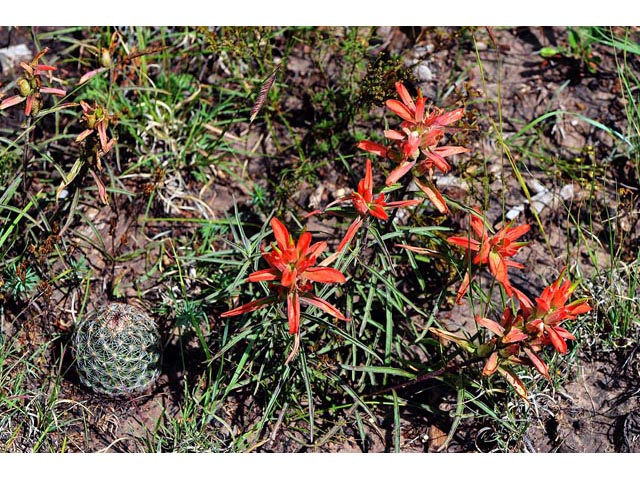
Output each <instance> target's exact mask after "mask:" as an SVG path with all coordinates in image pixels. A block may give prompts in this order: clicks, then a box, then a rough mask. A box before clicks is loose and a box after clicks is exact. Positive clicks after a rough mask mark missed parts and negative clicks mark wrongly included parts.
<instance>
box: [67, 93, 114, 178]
mask: <svg viewBox="0 0 640 480" xmlns="http://www.w3.org/2000/svg"><path fill="white" fill-rule="evenodd" d="M80 107H81V108H82V114H83V117H84V121H85V123H86V124H87V129H86V130H84V131H82V132H81V133H80V135H78V136H77V137H76V142H81V141H82V140H84V139H85V138H87V137H89V136H90V135H92V134H94V133H95V134H97V135H98V138H99V139H100V150H101V153H102V154H105V153H107V152H109V151H110V150H111V148H113V144H114V140H113V138H112V139H110V140H109V139H108V138H107V127H108V126H109V121H110V119H111V118H110V117H109V114H108V113H107V111H106V110H105V109H104V108H103V107H101V106H100V105H98V104H97V103H95V102H94V104H93V107H92V106H90V105H89V104H88V103H87V102H85V101H84V100H80ZM98 170H100V164H99V163H98Z"/></svg>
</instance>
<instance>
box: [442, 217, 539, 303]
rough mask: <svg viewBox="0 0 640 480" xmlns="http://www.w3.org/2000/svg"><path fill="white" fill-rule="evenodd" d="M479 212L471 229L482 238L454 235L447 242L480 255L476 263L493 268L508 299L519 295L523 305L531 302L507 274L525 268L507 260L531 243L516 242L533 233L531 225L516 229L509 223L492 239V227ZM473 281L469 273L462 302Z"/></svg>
mask: <svg viewBox="0 0 640 480" xmlns="http://www.w3.org/2000/svg"><path fill="white" fill-rule="evenodd" d="M475 211H476V214H475V215H472V217H471V229H472V230H473V232H474V233H475V234H476V237H478V239H475V238H470V237H455V236H454V237H449V238H448V239H447V241H448V242H449V243H451V244H453V245H459V246H461V247H464V248H466V249H467V250H468V251H469V252H477V253H476V255H475V256H474V258H473V263H474V264H476V265H483V264H485V265H489V271H490V272H491V274H492V275H493V276H494V277H495V279H496V280H497V281H498V282H499V283H500V284H501V285H502V286H503V287H504V289H505V291H506V293H507V295H508V296H512V295H516V296H517V297H518V299H519V300H520V302H521V303H522V302H527V301H528V300H527V299H526V296H524V294H523V293H522V292H520V291H519V290H518V289H516V288H514V287H513V286H512V285H511V283H510V282H509V276H508V274H507V269H508V267H514V268H524V265H522V264H521V263H517V262H514V261H512V260H507V257H512V256H513V255H515V254H516V253H517V252H518V250H519V249H520V248H521V247H523V246H524V245H527V243H528V242H516V241H515V240H517V239H518V238H520V237H521V236H522V235H524V234H525V233H527V232H528V231H529V229H530V227H529V225H527V224H524V225H519V226H517V227H513V226H512V224H511V223H509V224H508V225H506V226H504V227H503V228H502V229H500V230H499V231H498V232H497V233H496V234H495V235H491V236H489V235H488V234H487V230H488V228H487V226H486V223H485V220H484V217H483V216H482V214H481V213H480V211H479V210H478V209H475ZM469 281H470V276H469V272H467V273H466V274H465V276H464V279H463V280H462V285H461V286H460V289H459V290H458V297H457V299H456V301H458V302H459V301H460V299H461V298H462V296H463V295H464V293H465V292H466V291H467V288H468V287H469Z"/></svg>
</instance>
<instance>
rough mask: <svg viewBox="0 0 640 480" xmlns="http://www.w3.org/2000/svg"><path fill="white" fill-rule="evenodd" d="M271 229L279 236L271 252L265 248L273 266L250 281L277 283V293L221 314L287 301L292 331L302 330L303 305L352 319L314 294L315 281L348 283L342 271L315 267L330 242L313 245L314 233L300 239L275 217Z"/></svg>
mask: <svg viewBox="0 0 640 480" xmlns="http://www.w3.org/2000/svg"><path fill="white" fill-rule="evenodd" d="M271 228H272V229H273V234H274V237H275V239H276V242H275V244H274V245H272V249H271V250H270V251H268V252H266V251H265V249H264V246H263V247H262V249H261V250H262V258H264V259H265V260H266V262H267V263H268V264H269V268H265V269H263V270H258V271H257V272H254V273H252V274H250V275H249V278H248V279H247V280H248V281H249V282H261V281H267V282H273V285H272V289H273V290H275V294H274V295H270V296H268V297H265V298H262V299H259V300H255V301H253V302H250V303H247V304H245V305H242V306H240V307H237V308H234V309H233V310H229V311H228V312H225V313H223V314H222V315H221V317H230V316H233V315H240V314H243V313H248V312H252V311H254V310H257V309H259V308H262V307H265V306H268V305H270V304H272V303H275V302H278V301H279V300H281V299H284V298H286V300H287V317H288V320H289V333H291V334H298V333H299V329H300V304H301V303H304V304H307V305H313V306H316V307H318V308H320V309H321V310H323V311H325V312H327V313H328V314H329V315H332V316H334V317H336V318H338V319H340V320H345V321H348V320H349V319H348V318H347V317H345V316H344V315H343V314H342V313H340V311H339V310H338V309H337V308H335V307H334V306H333V305H331V304H329V303H328V302H326V301H325V300H323V299H322V298H320V297H318V296H316V295H314V294H313V293H311V290H312V286H311V283H312V282H318V283H344V282H345V281H346V279H345V277H344V275H343V274H342V272H340V271H339V270H337V269H335V268H331V267H315V266H314V265H315V263H316V260H317V259H318V256H319V255H320V254H321V253H322V252H323V251H324V250H325V249H326V247H327V244H326V242H317V243H314V244H311V234H310V233H309V232H303V233H302V234H301V235H300V238H299V239H298V241H297V242H294V240H293V237H292V236H291V235H290V234H289V231H288V230H287V228H286V227H285V226H284V225H283V224H282V223H281V222H280V221H279V220H278V219H276V218H273V219H272V220H271Z"/></svg>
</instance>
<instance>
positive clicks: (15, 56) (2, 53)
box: [0, 43, 33, 76]
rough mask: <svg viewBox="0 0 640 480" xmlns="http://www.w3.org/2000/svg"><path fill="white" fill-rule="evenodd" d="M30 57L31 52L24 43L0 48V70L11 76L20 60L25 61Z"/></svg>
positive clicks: (31, 55)
mask: <svg viewBox="0 0 640 480" xmlns="http://www.w3.org/2000/svg"><path fill="white" fill-rule="evenodd" d="M32 58H33V53H32V52H31V50H29V48H28V47H27V46H26V45H25V44H24V43H21V44H20V45H14V46H13V47H8V48H0V71H1V72H2V73H3V74H4V75H6V76H12V75H13V74H14V72H15V69H16V67H18V65H20V62H27V61H29V60H31V59H32Z"/></svg>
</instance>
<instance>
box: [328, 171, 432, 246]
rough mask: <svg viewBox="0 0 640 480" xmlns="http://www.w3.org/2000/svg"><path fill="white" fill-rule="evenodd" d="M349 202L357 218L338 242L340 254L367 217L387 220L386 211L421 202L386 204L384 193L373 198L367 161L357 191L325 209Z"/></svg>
mask: <svg viewBox="0 0 640 480" xmlns="http://www.w3.org/2000/svg"><path fill="white" fill-rule="evenodd" d="M349 200H351V202H352V203H353V206H354V208H355V209H356V212H358V216H357V217H356V219H355V220H354V221H353V222H352V223H351V225H350V226H349V228H348V229H347V233H346V234H345V236H344V238H343V239H342V241H341V242H340V245H338V249H337V251H338V252H341V251H342V249H343V248H344V247H345V246H346V245H348V244H349V243H350V242H351V240H353V237H354V236H355V234H356V232H357V231H358V230H359V229H360V227H361V226H362V224H363V222H364V220H365V219H366V218H367V217H369V216H373V217H375V218H377V219H379V220H388V219H389V214H388V213H387V209H389V208H399V207H409V206H412V205H417V204H419V203H420V202H421V200H417V199H412V200H400V201H396V202H387V201H385V195H384V193H380V194H379V195H378V196H377V197H375V198H374V196H373V170H372V168H371V160H369V159H367V161H366V165H365V174H364V178H363V179H362V180H360V182H358V190H357V191H355V192H353V193H352V194H351V195H348V196H346V197H342V198H340V199H338V200H336V201H334V202H331V203H330V204H329V205H327V207H326V208H329V207H331V206H333V205H336V204H338V203H342V202H346V201H349Z"/></svg>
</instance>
